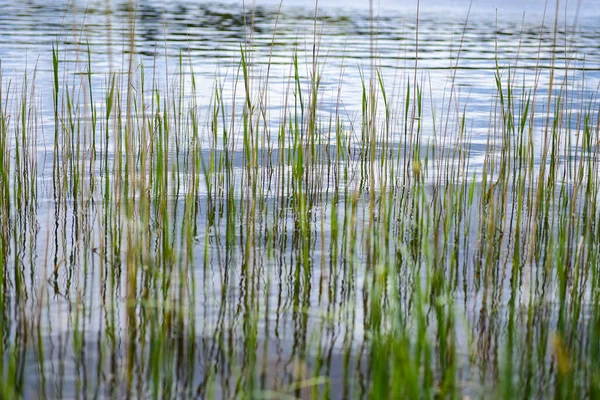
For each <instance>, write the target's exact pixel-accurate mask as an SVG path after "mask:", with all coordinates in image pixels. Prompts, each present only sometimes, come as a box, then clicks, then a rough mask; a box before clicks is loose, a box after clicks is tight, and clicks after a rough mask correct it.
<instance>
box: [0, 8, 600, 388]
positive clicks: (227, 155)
mask: <svg viewBox="0 0 600 400" xmlns="http://www.w3.org/2000/svg"><path fill="white" fill-rule="evenodd" d="M131 12H133V8H132V9H131ZM244 16H245V18H248V21H247V23H248V24H249V25H250V26H251V25H252V24H253V20H252V18H253V14H252V13H245V14H244ZM132 18H133V17H132ZM375 23H376V21H375V20H374V18H373V20H372V24H373V26H375V25H374V24H375ZM274 24H275V28H274V30H275V31H276V24H277V21H274ZM319 24H320V21H319V19H318V18H317V16H315V24H314V27H313V29H314V36H313V42H314V48H313V50H312V51H310V52H309V56H308V57H307V58H305V59H303V58H302V57H303V54H305V53H303V52H302V49H297V51H296V52H295V54H294V55H293V56H292V57H291V58H290V60H289V65H288V67H289V75H288V79H287V83H286V86H287V90H286V91H285V93H284V95H283V96H282V98H281V99H278V100H279V101H281V104H273V102H276V100H274V98H273V97H270V96H269V93H270V85H271V83H270V82H269V74H270V69H269V68H270V67H269V65H270V63H267V64H266V72H265V70H264V68H265V65H264V64H261V62H260V60H256V59H255V58H254V57H256V55H255V54H254V53H253V52H252V41H251V38H250V37H248V38H247V39H248V40H247V41H246V42H245V44H242V45H241V46H240V50H239V63H238V65H237V69H235V70H234V71H232V72H229V73H228V74H226V75H224V76H217V77H216V78H215V82H214V86H213V89H214V90H213V91H212V93H210V94H208V95H209V96H211V105H210V107H208V108H207V109H202V108H201V107H200V106H199V103H198V97H199V96H204V95H206V94H205V93H198V89H197V87H198V86H197V76H196V75H195V73H194V71H193V69H192V67H191V66H192V64H193V63H192V60H188V58H187V56H186V55H184V54H181V55H180V57H179V58H178V60H177V61H176V62H175V64H176V66H177V68H175V72H173V73H172V74H169V73H167V72H166V71H165V73H164V77H161V76H159V75H158V74H160V72H159V71H157V68H156V65H155V66H154V68H153V76H152V77H148V76H147V75H146V69H145V66H144V65H139V66H136V62H137V61H136V60H135V58H134V56H133V54H134V51H133V50H134V44H135V43H134V38H135V31H134V30H133V26H132V30H131V31H130V35H131V36H130V39H131V41H130V58H129V60H128V62H129V67H128V70H127V71H126V73H125V74H122V75H120V74H117V73H114V72H111V73H107V74H106V76H104V77H102V78H101V80H100V81H101V83H97V82H96V80H97V76H95V75H96V73H95V72H93V67H94V62H93V60H92V52H91V50H90V47H91V46H88V47H87V53H86V58H87V59H86V60H85V61H84V62H81V63H80V64H75V65H71V64H68V63H65V62H64V60H65V59H66V57H68V54H66V53H65V52H64V51H63V50H62V49H61V46H60V45H59V44H56V45H55V46H53V47H52V49H51V52H52V77H53V78H52V85H53V87H52V118H51V121H52V127H51V128H52V129H49V127H48V126H45V125H44V123H43V121H42V118H41V115H42V112H41V111H39V110H38V104H39V100H38V99H39V96H40V94H39V93H38V91H37V90H38V88H37V87H36V85H35V82H36V78H35V73H33V74H31V75H30V74H28V73H27V72H25V73H24V74H23V79H22V82H20V87H19V88H17V86H16V85H15V84H13V83H12V82H10V83H7V82H5V81H3V80H2V76H1V75H0V218H1V221H2V223H1V224H0V266H1V268H0V272H1V273H0V332H1V333H2V340H3V343H4V344H5V345H3V346H0V389H1V390H2V393H5V394H6V395H7V396H10V397H31V396H36V395H37V396H42V397H64V396H73V397H98V396H101V397H130V396H136V397H140V396H144V397H146V396H149V397H152V398H157V399H158V398H180V397H194V396H198V397H226V398H230V397H252V398H254V397H270V396H275V397H285V396H291V397H314V398H319V397H324V398H330V397H333V398H338V397H343V398H354V397H374V398H380V397H384V398H385V397H393V398H416V397H425V398H432V397H450V398H457V397H461V396H463V395H473V396H480V395H484V394H489V393H492V394H494V395H495V396H498V397H505V398H511V397H525V398H531V397H550V396H553V397H556V398H573V397H595V396H596V394H597V393H598V387H599V380H600V371H599V370H598V367H597V365H596V359H597V356H598V353H599V352H600V346H599V345H598V340H597V337H598V334H599V332H598V326H600V324H599V323H598V321H599V320H600V311H599V306H598V304H599V298H598V294H597V293H596V292H597V291H596V290H594V289H593V288H595V287H596V286H597V285H598V280H599V274H598V268H597V265H598V262H597V261H598V252H599V251H600V248H599V246H598V244H597V240H596V238H597V236H598V234H600V232H599V231H598V226H600V225H599V224H598V213H597V212H596V209H597V200H598V192H599V191H598V183H599V182H598V174H597V170H598V148H599V146H598V142H599V138H600V136H599V133H598V132H599V129H598V127H599V126H600V122H599V117H598V112H597V103H596V100H595V98H596V96H597V94H595V95H593V96H592V98H587V97H586V94H587V93H588V91H587V88H585V86H584V85H583V82H579V81H575V80H569V79H567V78H565V80H564V81H562V82H559V81H557V80H556V78H555V75H554V74H555V72H554V71H555V70H557V68H558V67H557V66H556V65H555V64H556V59H555V58H554V57H555V56H553V58H552V60H551V62H550V65H544V63H543V61H542V57H541V55H540V57H539V60H538V65H537V67H536V69H535V76H534V78H535V79H534V82H533V83H532V84H531V83H529V82H528V81H527V79H528V76H525V75H524V76H520V74H519V72H518V71H519V70H518V66H519V60H518V59H516V60H514V65H510V66H502V65H500V64H499V63H498V62H497V63H496V71H495V76H494V82H491V83H492V84H493V85H494V87H495V92H494V94H493V96H491V98H490V111H489V124H488V128H487V138H488V139H487V143H486V145H485V151H484V154H483V158H484V160H485V161H484V163H483V165H482V166H481V167H474V166H472V165H471V161H472V152H473V150H472V147H473V142H472V134H473V132H472V130H471V128H470V122H469V117H468V113H467V111H466V104H464V103H463V102H462V100H461V97H460V96H459V93H458V92H457V89H456V85H455V82H454V80H455V79H456V76H455V75H452V76H451V77H450V80H451V81H450V82H451V85H450V88H449V93H448V96H447V100H445V101H446V102H445V103H443V104H442V105H441V107H436V104H439V103H436V102H435V101H434V100H435V99H433V98H429V99H428V95H427V93H428V92H429V93H430V94H429V97H432V95H431V89H432V88H431V87H430V86H431V85H430V84H428V83H427V79H426V75H424V74H421V73H420V69H419V68H417V65H416V64H415V69H414V70H411V71H408V72H406V76H403V77H402V79H400V80H399V81H397V82H402V83H401V84H399V85H398V84H397V83H393V84H390V83H389V80H388V76H387V75H386V70H385V69H384V68H382V67H380V66H379V65H378V58H377V57H376V46H377V43H376V36H375V33H372V35H373V36H372V38H373V41H372V43H371V53H372V54H371V57H370V60H369V62H370V63H371V65H370V68H369V69H364V70H361V71H360V74H361V77H362V81H361V83H362V99H361V116H360V123H358V124H357V125H356V124H355V123H354V121H353V120H352V119H351V118H349V117H347V116H346V115H347V114H346V113H344V112H343V110H342V104H343V98H342V94H341V93H342V90H341V89H342V86H343V84H344V83H343V72H340V77H339V83H338V88H337V99H336V103H335V104H336V106H335V107H334V108H333V109H332V110H330V111H328V112H325V111H323V110H322V109H321V108H320V105H321V103H322V102H323V101H324V96H325V95H324V92H323V89H322V82H323V78H324V77H323V73H324V72H323V68H322V65H323V64H322V63H323V62H324V61H323V59H321V58H320V57H319V53H320V51H321V50H320V43H321V42H322V40H323V38H322V36H321V33H320V32H321V26H320V25H319ZM373 32H374V28H373ZM557 32H558V27H557V26H555V27H554V38H553V39H552V43H553V45H554V46H558V44H557V42H558V40H557V36H556V34H557ZM544 35H545V30H544V29H542V30H541V32H540V43H542V42H543V40H545V37H544ZM275 38H276V32H275V33H274V34H273V42H274V41H275ZM417 41H418V40H417ZM540 49H541V44H540ZM272 51H276V50H272ZM540 52H541V50H540ZM271 55H272V53H271V54H270V55H269V58H270V57H271ZM156 57H158V56H156ZM415 59H416V60H418V46H417V54H415ZM188 61H189V68H188V67H187V65H188ZM566 61H568V60H566ZM459 62H460V50H459V54H457V57H456V59H455V61H454V68H456V67H457V66H458V63H459ZM69 68H73V69H74V70H69ZM80 68H81V69H82V70H81V71H80V70H79V69H80ZM186 69H187V71H186ZM564 71H565V76H567V77H568V74H567V73H566V72H568V71H569V66H568V65H567V66H565V67H564ZM546 73H547V74H549V82H550V87H548V88H542V87H541V86H540V83H539V79H540V77H541V76H542V75H543V74H546ZM30 76H31V78H29V77H30ZM521 78H522V79H523V83H522V84H519V83H517V82H519V80H520V79H521ZM161 79H164V80H162V81H161ZM230 87H231V88H232V90H231V91H232V94H231V97H228V96H229V92H227V93H226V91H227V90H228V89H226V88H230ZM542 89H547V95H546V96H544V95H542V94H540V92H542ZM428 100H429V102H430V103H431V107H429V108H427V107H426V104H427V103H428ZM273 106H277V110H278V112H279V113H280V118H279V119H278V120H277V121H278V122H277V123H276V122H274V120H275V117H273V115H272V114H271V112H270V111H269V109H270V108H271V107H273ZM426 110H430V112H431V115H428V112H427V111H426ZM425 121H430V122H431V124H430V125H431V126H432V129H433V134H432V135H430V136H427V134H426V132H425ZM47 132H50V133H47ZM536 132H541V135H542V136H541V141H539V142H538V141H536V139H535V136H536ZM42 136H43V137H44V139H42ZM46 136H51V140H49V141H48V140H47V138H46ZM44 140H46V143H51V147H52V155H51V160H50V161H49V162H50V163H51V170H52V173H51V174H48V175H49V179H40V177H45V176H46V175H45V173H47V172H48V171H46V168H47V169H48V170H49V169H50V167H46V166H45V164H43V163H42V165H40V160H42V158H41V156H40V155H41V153H43V152H44V150H40V149H39V148H38V143H39V142H40V141H44ZM31 360H34V361H33V362H32V361H31Z"/></svg>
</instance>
